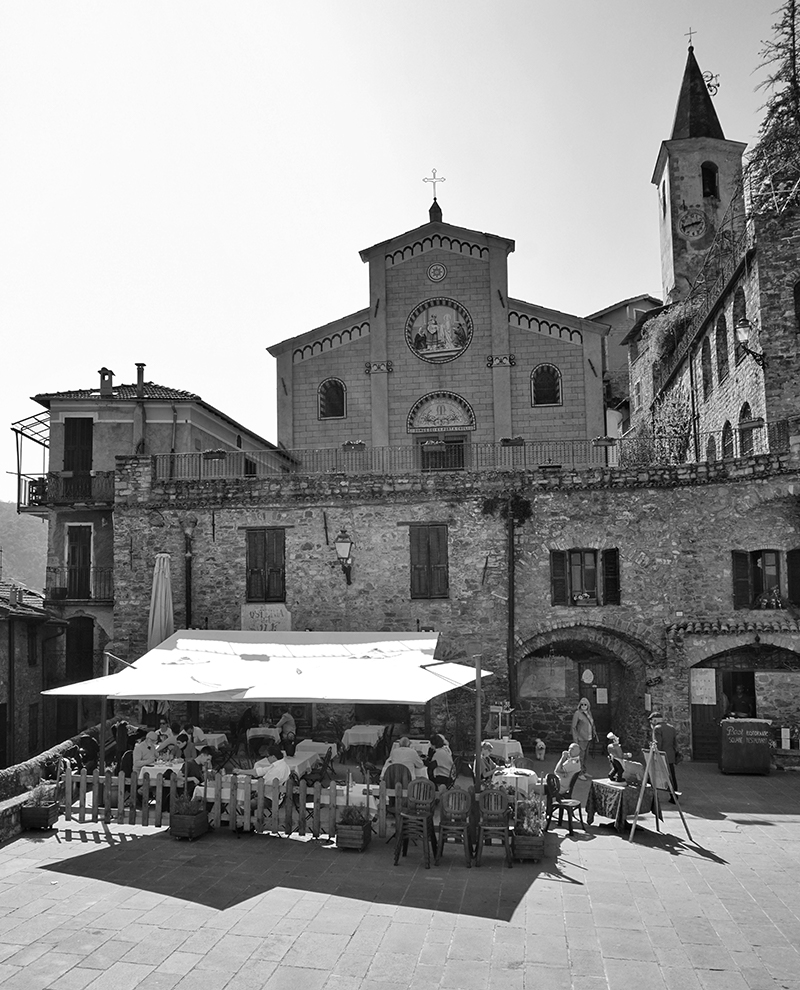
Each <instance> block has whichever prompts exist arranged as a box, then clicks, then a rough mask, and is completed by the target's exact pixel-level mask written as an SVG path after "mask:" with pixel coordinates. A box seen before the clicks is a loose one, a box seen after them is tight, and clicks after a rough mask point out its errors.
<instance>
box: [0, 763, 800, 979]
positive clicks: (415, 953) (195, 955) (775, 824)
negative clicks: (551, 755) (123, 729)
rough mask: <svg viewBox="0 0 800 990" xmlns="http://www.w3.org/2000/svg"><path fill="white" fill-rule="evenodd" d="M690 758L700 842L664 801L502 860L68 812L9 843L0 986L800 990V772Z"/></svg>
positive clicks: (687, 800) (1, 901)
mask: <svg viewBox="0 0 800 990" xmlns="http://www.w3.org/2000/svg"><path fill="white" fill-rule="evenodd" d="M595 764H596V765H595V766H594V767H592V768H591V769H593V771H594V772H595V774H596V775H597V776H600V775H603V773H604V768H603V766H602V763H601V761H600V760H596V761H595ZM679 770H680V783H681V787H682V788H683V807H684V811H685V813H686V817H687V823H688V825H689V828H690V830H691V833H692V837H693V839H694V842H689V841H688V839H687V837H686V834H685V832H684V831H683V828H682V826H681V822H680V819H679V817H678V814H677V812H676V811H675V810H674V808H673V806H672V805H667V809H668V810H666V811H665V822H664V829H665V831H664V832H662V833H661V834H658V833H656V831H655V829H654V823H653V818H652V816H648V817H647V818H646V819H643V821H644V827H641V828H637V831H636V835H635V837H634V840H633V842H629V841H628V840H627V837H626V836H625V835H623V834H619V833H617V832H615V831H614V829H613V828H610V827H608V826H607V825H599V826H598V821H599V820H598V819H595V823H594V825H593V826H592V827H591V828H589V830H588V831H587V832H583V831H582V830H580V829H579V830H578V831H576V833H575V835H574V836H572V837H570V836H569V835H568V834H567V832H566V830H565V829H561V830H557V831H555V832H551V833H549V835H548V837H547V847H546V858H545V860H544V861H543V862H541V863H539V864H532V863H524V864H520V863H515V865H514V868H513V869H511V870H509V869H507V868H506V867H505V866H504V865H503V859H502V854H501V851H500V850H499V849H498V847H497V846H492V847H490V848H488V849H487V850H486V853H485V855H484V865H483V866H482V867H481V868H480V869H476V868H474V867H473V868H472V869H470V870H468V869H466V867H465V865H464V861H463V857H462V855H461V854H460V850H459V849H458V848H457V847H455V846H450V847H448V849H447V851H446V854H445V858H444V860H443V861H442V864H441V865H440V866H439V867H432V868H431V869H430V870H425V869H424V867H423V864H422V856H421V852H420V850H418V849H415V848H414V847H412V848H411V849H410V851H409V855H408V858H407V859H405V860H403V859H401V861H400V864H399V865H398V866H397V867H394V866H393V865H392V859H393V856H392V853H393V849H392V845H391V844H389V845H387V844H385V843H384V842H383V841H382V840H379V839H373V842H372V845H371V846H370V848H369V849H368V850H367V852H365V853H358V852H352V851H349V850H337V849H336V848H334V847H331V846H329V845H328V844H327V843H325V842H317V841H310V840H307V839H306V840H302V839H300V838H293V839H288V840H287V839H284V838H278V837H269V836H261V835H242V836H241V837H239V838H237V837H236V836H235V834H231V833H229V832H227V831H225V832H223V833H220V834H211V835H206V836H204V837H203V838H201V839H200V840H198V841H196V842H194V843H191V844H190V843H188V842H185V841H176V840H174V839H171V838H170V837H169V835H168V834H167V832H166V829H155V828H142V827H138V826H137V827H134V826H123V825H117V824H111V825H103V824H101V823H90V822H87V823H85V824H79V823H76V822H65V821H64V820H63V819H62V820H61V821H60V823H59V827H58V830H57V831H54V832H50V833H26V834H25V835H23V836H20V837H19V838H17V839H15V840H13V841H11V842H8V843H6V844H5V845H3V846H0V988H2V990H51V988H52V990H86V988H88V990H134V988H136V987H139V986H141V987H142V990H173V988H177V990H223V988H224V987H228V986H229V987H231V988H236V990H256V988H258V990H260V988H262V987H264V988H268V990H272V988H276V990H322V988H324V990H438V988H463V990H472V988H476V990H481V988H487V987H491V988H493V990H494V988H498V990H523V988H525V990H531V988H534V987H535V988H537V990H562V988H563V990H606V988H611V990H663V988H669V990H694V988H703V990H717V988H718V990H777V988H784V990H800V953H799V952H798V946H800V892H799V885H798V879H799V878H800V773H792V772H785V773H774V774H772V775H770V776H769V777H755V776H723V775H721V774H720V773H719V772H718V771H717V769H716V767H714V766H712V765H710V764H695V765H683V766H681V767H680V768H679ZM587 788H588V784H586V783H581V784H579V786H578V789H577V791H576V794H577V796H578V797H581V798H584V797H585V795H586V791H587Z"/></svg>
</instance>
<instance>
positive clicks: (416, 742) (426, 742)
mask: <svg viewBox="0 0 800 990" xmlns="http://www.w3.org/2000/svg"><path fill="white" fill-rule="evenodd" d="M408 741H409V742H410V743H411V748H412V749H415V750H416V751H417V752H418V753H419V755H420V756H423V757H424V756H427V755H428V750H429V749H430V748H431V741H430V739H409V740H408ZM399 745H400V741H399V740H397V741H395V742H394V743H393V744H392V749H396V748H397V746H399Z"/></svg>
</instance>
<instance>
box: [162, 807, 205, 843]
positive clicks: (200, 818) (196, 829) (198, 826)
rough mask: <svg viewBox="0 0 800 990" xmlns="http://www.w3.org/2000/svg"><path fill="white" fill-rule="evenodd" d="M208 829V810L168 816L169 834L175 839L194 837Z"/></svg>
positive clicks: (191, 838) (203, 833) (191, 839)
mask: <svg viewBox="0 0 800 990" xmlns="http://www.w3.org/2000/svg"><path fill="white" fill-rule="evenodd" d="M207 831H208V812H207V811H205V810H204V811H198V812H195V814H192V815H181V814H174V815H170V816H169V834H170V835H171V836H172V837H173V838H175V839H188V840H189V841H190V842H192V841H193V840H194V839H197V838H199V837H200V836H201V835H205V833H206V832H207Z"/></svg>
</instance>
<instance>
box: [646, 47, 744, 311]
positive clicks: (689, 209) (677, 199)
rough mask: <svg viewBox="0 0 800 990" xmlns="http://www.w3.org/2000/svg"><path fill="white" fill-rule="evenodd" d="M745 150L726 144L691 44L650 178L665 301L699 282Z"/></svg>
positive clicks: (681, 295) (733, 143)
mask: <svg viewBox="0 0 800 990" xmlns="http://www.w3.org/2000/svg"><path fill="white" fill-rule="evenodd" d="M746 147H747V145H746V144H743V143H742V142H740V141H727V140H726V139H725V135H724V134H723V133H722V127H721V126H720V123H719V119H718V118H717V113H716V110H715V109H714V104H713V103H712V102H711V95H710V93H709V91H708V87H707V85H706V81H705V79H704V78H703V74H702V72H701V71H700V66H699V65H698V64H697V60H696V59H695V57H694V47H693V46H692V45H689V54H688V57H687V59H686V68H685V69H684V73H683V82H682V83H681V89H680V93H679V95H678V105H677V108H676V110H675V122H674V123H673V125H672V136H671V137H670V139H669V140H668V141H663V142H662V144H661V149H660V151H659V153H658V160H657V162H656V167H655V170H654V172H653V178H652V182H653V184H654V185H655V186H656V188H657V189H658V222H659V227H660V232H661V238H660V241H661V284H662V292H663V298H664V300H665V301H667V302H675V301H677V300H678V299H683V298H684V297H685V296H686V295H687V294H688V292H689V289H690V288H691V286H692V283H693V282H694V280H695V278H696V277H697V274H698V272H699V271H700V267H701V265H702V263H703V258H704V257H705V254H706V252H707V251H708V249H709V248H710V247H711V245H712V244H713V243H714V238H715V236H716V234H717V231H718V230H719V226H720V221H721V220H722V218H723V217H724V216H725V212H726V210H727V209H728V206H729V205H730V202H731V199H732V197H733V195H734V193H735V191H736V189H737V187H738V184H739V180H740V177H741V172H742V154H743V153H744V149H745V148H746Z"/></svg>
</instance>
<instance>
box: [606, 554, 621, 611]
mask: <svg viewBox="0 0 800 990" xmlns="http://www.w3.org/2000/svg"><path fill="white" fill-rule="evenodd" d="M602 558H603V564H602V567H603V604H604V605H619V603H620V587H619V550H617V549H616V548H614V549H613V550H603V552H602Z"/></svg>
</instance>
